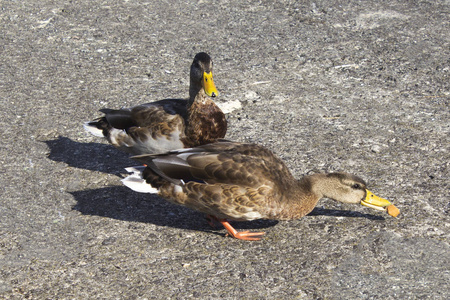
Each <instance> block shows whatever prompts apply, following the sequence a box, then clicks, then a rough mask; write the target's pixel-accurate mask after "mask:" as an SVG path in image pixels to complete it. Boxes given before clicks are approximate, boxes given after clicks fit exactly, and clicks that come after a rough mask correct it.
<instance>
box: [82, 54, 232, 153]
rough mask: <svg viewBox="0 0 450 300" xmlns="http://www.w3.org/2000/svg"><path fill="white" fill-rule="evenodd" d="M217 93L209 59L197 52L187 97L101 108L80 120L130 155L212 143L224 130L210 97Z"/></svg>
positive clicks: (211, 63) (224, 124) (223, 122)
mask: <svg viewBox="0 0 450 300" xmlns="http://www.w3.org/2000/svg"><path fill="white" fill-rule="evenodd" d="M218 95H219V92H218V91H217V88H216V86H215V84H214V80H213V62H212V59H211V57H210V56H209V55H208V54H207V53H205V52H200V53H197V54H196V55H195V57H194V60H193V62H192V64H191V69H190V86H189V99H164V100H159V101H155V102H151V103H146V104H141V105H138V106H134V107H131V108H124V109H118V110H114V109H109V108H105V109H101V110H100V112H102V113H104V116H103V117H100V118H98V119H95V120H94V121H90V122H86V123H84V129H85V130H86V131H87V132H89V133H91V134H93V135H94V136H98V137H104V138H106V139H107V140H108V142H109V143H111V144H112V145H113V146H114V147H116V148H117V149H119V150H121V151H124V152H127V153H129V154H132V155H140V154H158V153H164V152H167V151H170V150H175V149H180V148H191V147H196V146H200V145H203V144H208V143H212V142H214V141H216V140H218V139H221V138H223V137H225V134H226V131H227V120H226V117H225V114H224V113H223V112H222V110H221V109H220V108H219V107H218V106H217V105H216V104H215V103H214V101H213V100H212V98H215V97H217V96H218Z"/></svg>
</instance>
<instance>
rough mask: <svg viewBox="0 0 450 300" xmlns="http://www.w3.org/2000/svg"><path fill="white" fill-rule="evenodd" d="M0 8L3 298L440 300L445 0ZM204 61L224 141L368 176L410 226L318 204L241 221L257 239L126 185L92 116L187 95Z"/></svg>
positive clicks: (445, 233)
mask: <svg viewBox="0 0 450 300" xmlns="http://www.w3.org/2000/svg"><path fill="white" fill-rule="evenodd" d="M0 7H1V10H0V18H1V23H0V27H1V28H0V29H1V35H0V65H1V67H0V101H1V110H0V128H1V141H2V143H1V146H0V159H1V165H2V171H1V173H2V176H1V179H0V180H1V186H2V188H1V199H0V214H1V218H0V298H5V299H189V298H199V299H213V298H214V299H217V298H222V299H238V298H239V299H448V298H449V294H450V293H449V281H450V274H449V266H450V261H449V258H450V257H449V256H450V251H449V216H448V213H449V209H450V206H449V201H448V194H449V181H450V180H449V161H450V157H449V156H450V155H449V144H450V142H449V118H450V113H449V99H450V92H449V86H450V80H449V68H450V42H449V36H450V34H449V32H450V24H449V21H450V17H449V15H450V2H449V1H448V0H435V1H400V0H389V1H384V0H377V1H375V0H367V1H356V0H350V1H339V0H337V1H321V0H318V1H264V0H263V1H242V0H237V1H208V0H205V1H179V2H176V1H139V0H138V1H85V0H84V1H56V0H55V1H38V0H30V1H12V0H11V1H8V0H5V1H1V2H0ZM200 51H206V52H208V53H210V54H211V56H212V57H213V60H214V63H215V83H216V86H217V87H218V89H219V91H220V92H221V95H220V96H219V98H218V102H219V104H220V105H222V106H223V107H224V108H226V109H227V111H228V114H227V118H228V120H229V125H230V126H229V131H228V135H227V137H228V138H229V139H232V140H236V141H243V142H244V141H245V142H255V143H259V144H262V145H265V146H267V147H268V148H270V149H272V150H273V151H274V152H275V153H276V154H277V155H278V156H279V157H281V158H282V159H283V160H284V161H285V162H286V163H287V165H288V166H289V168H290V169H291V170H292V172H293V174H294V175H295V176H296V177H301V176H302V175H304V174H307V173H308V172H311V171H338V170H339V171H347V172H351V173H354V174H357V175H359V176H361V177H363V178H365V179H366V180H367V181H368V183H369V187H370V189H371V190H372V191H373V192H374V193H376V194H378V195H380V196H383V197H385V198H388V199H390V200H392V201H393V203H394V204H395V205H396V206H397V207H398V208H399V209H400V210H401V215H400V216H399V217H398V218H392V217H390V216H388V215H387V214H385V213H382V212H378V211H374V210H371V209H369V208H365V207H359V206H351V205H344V204H339V203H336V202H334V201H331V200H327V199H324V200H321V201H320V202H319V205H318V206H317V208H316V209H315V210H314V211H313V212H312V213H311V214H310V215H308V216H306V217H304V218H302V219H300V220H295V221H289V222H277V221H254V222H243V223H235V225H236V227H237V228H238V229H239V230H244V229H248V230H264V231H266V233H267V234H266V236H265V237H264V239H263V240H262V241H259V242H246V241H240V240H234V239H232V238H229V237H224V234H225V230H223V229H221V228H217V229H212V228H210V227H209V225H208V224H207V222H206V221H205V219H204V217H203V216H202V215H201V214H200V213H197V212H194V211H191V210H189V209H186V208H184V207H179V206H175V205H172V204H169V203H167V202H166V201H164V200H163V199H161V198H158V197H156V196H149V195H144V194H138V193H135V192H133V191H131V190H129V189H127V188H126V187H124V186H122V185H121V183H120V179H121V178H122V177H123V174H124V170H123V168H124V167H126V166H131V165H135V164H136V163H135V162H133V161H131V160H130V159H128V158H127V156H126V155H125V154H122V153H119V152H118V151H116V150H115V149H114V148H113V147H111V146H109V145H107V144H106V143H105V142H104V141H103V140H101V139H99V138H96V137H93V136H90V135H88V134H87V133H85V132H84V131H83V128H82V123H83V122H85V121H88V120H91V119H93V118H95V117H97V116H100V115H101V114H100V113H98V112H97V111H98V110H99V109H101V108H104V107H109V108H120V107H127V106H132V105H136V104H139V103H143V102H150V101H153V100H159V99H163V98H170V97H186V96H187V91H188V84H189V79H188V72H189V65H190V63H191V61H192V58H193V56H194V55H195V53H197V52H200Z"/></svg>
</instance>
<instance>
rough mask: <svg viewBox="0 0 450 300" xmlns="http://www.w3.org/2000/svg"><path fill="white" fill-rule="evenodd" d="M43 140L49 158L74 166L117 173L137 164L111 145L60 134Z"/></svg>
mask: <svg viewBox="0 0 450 300" xmlns="http://www.w3.org/2000/svg"><path fill="white" fill-rule="evenodd" d="M43 142H44V143H46V144H47V146H48V148H49V149H50V153H49V154H48V158H49V159H51V160H53V161H56V162H64V163H66V164H67V165H69V166H71V167H74V168H79V169H86V170H91V171H99V172H103V173H109V174H114V175H119V174H120V173H123V172H124V170H123V169H124V168H126V167H129V166H134V165H139V163H137V162H136V161H133V160H131V159H130V158H129V156H128V155H127V154H126V153H123V152H121V151H119V150H117V149H115V148H114V147H113V146H111V145H106V144H101V143H80V142H75V141H73V140H71V139H69V138H67V137H61V136H59V137H58V138H57V139H54V140H49V141H43Z"/></svg>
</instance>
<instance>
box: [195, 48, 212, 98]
mask: <svg viewBox="0 0 450 300" xmlns="http://www.w3.org/2000/svg"><path fill="white" fill-rule="evenodd" d="M212 70H213V62H212V59H211V57H210V56H209V55H208V54H206V53H205V52H200V53H197V55H195V57H194V61H193V62H192V65H191V75H190V78H191V93H194V94H195V95H196V94H197V93H198V91H199V90H200V89H204V90H205V93H206V94H207V95H208V96H210V97H216V96H218V95H219V92H218V91H217V89H216V86H215V85H214V80H213V71H212ZM195 95H191V97H193V96H194V97H195Z"/></svg>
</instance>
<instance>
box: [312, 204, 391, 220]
mask: <svg viewBox="0 0 450 300" xmlns="http://www.w3.org/2000/svg"><path fill="white" fill-rule="evenodd" d="M307 216H308V217H310V216H333V217H346V218H366V219H369V220H385V218H384V217H382V216H376V215H371V214H365V213H361V212H359V211H352V210H340V209H339V210H337V209H327V208H319V207H315V208H314V209H313V211H312V212H310V213H309V214H308V215H307Z"/></svg>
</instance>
